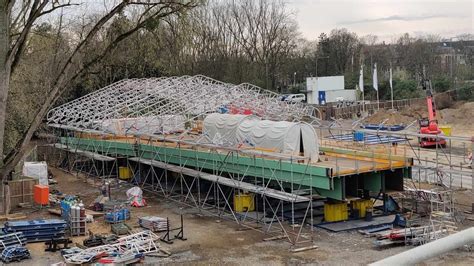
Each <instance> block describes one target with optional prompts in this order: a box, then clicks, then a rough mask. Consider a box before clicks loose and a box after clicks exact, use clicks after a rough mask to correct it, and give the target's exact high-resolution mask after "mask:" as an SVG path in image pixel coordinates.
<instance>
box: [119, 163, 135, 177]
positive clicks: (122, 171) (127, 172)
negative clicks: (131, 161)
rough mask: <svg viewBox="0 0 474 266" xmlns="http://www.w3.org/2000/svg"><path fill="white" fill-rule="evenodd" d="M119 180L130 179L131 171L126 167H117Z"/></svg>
mask: <svg viewBox="0 0 474 266" xmlns="http://www.w3.org/2000/svg"><path fill="white" fill-rule="evenodd" d="M119 178H120V179H122V180H127V179H130V178H132V170H130V168H128V167H126V166H119Z"/></svg>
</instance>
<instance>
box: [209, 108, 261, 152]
mask: <svg viewBox="0 0 474 266" xmlns="http://www.w3.org/2000/svg"><path fill="white" fill-rule="evenodd" d="M244 121H258V118H257V117H255V116H248V115H239V114H235V115H232V114H218V113H213V114H209V115H208V116H206V118H205V119H204V123H203V133H204V134H205V135H206V136H207V137H208V138H209V139H210V140H211V142H212V143H214V144H220V145H222V144H228V145H235V144H237V143H239V140H238V139H237V128H238V127H239V125H240V124H241V123H242V122H244Z"/></svg>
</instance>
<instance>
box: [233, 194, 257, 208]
mask: <svg viewBox="0 0 474 266" xmlns="http://www.w3.org/2000/svg"><path fill="white" fill-rule="evenodd" d="M254 210H255V202H254V199H253V194H252V193H241V194H234V211H236V212H246V211H249V212H250V211H254Z"/></svg>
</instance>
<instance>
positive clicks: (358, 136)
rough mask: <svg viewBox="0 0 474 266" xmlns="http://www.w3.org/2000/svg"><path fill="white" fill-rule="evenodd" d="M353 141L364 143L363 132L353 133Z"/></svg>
mask: <svg viewBox="0 0 474 266" xmlns="http://www.w3.org/2000/svg"><path fill="white" fill-rule="evenodd" d="M354 141H364V132H361V131H356V132H354Z"/></svg>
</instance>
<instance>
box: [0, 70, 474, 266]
mask: <svg viewBox="0 0 474 266" xmlns="http://www.w3.org/2000/svg"><path fill="white" fill-rule="evenodd" d="M429 89H430V88H428V90H429ZM427 95H428V96H427V97H426V98H423V99H419V101H418V102H412V103H408V102H407V101H405V102H402V101H400V102H395V103H393V102H392V103H391V105H390V104H389V103H387V104H386V105H387V107H386V108H385V105H384V106H382V108H380V103H379V104H378V106H375V105H374V104H370V105H369V104H368V105H367V106H365V105H358V106H351V107H339V108H334V109H332V112H335V115H331V119H329V120H327V119H325V118H324V116H323V115H322V114H323V113H324V112H328V110H327V109H324V108H323V107H320V106H317V105H310V104H306V103H288V102H285V101H282V100H281V99H280V95H278V94H276V93H273V92H270V91H266V90H263V89H261V88H259V87H256V86H253V85H251V84H240V85H234V84H229V83H223V82H220V81H217V80H214V79H211V78H208V77H205V76H201V75H198V76H181V77H169V78H147V79H128V80H122V81H119V82H117V83H113V84H111V85H109V86H107V87H105V88H102V89H100V90H98V91H95V92H92V93H90V94H87V95H86V96H83V97H80V98H77V99H76V100H73V101H71V102H68V103H65V104H63V105H60V106H58V107H55V108H53V109H51V110H50V111H49V113H48V115H47V120H46V121H47V126H48V130H49V132H50V134H48V135H47V137H44V138H42V139H38V140H37V141H36V145H35V146H34V147H33V148H32V150H31V153H30V154H29V156H28V157H27V158H25V160H24V165H23V175H22V176H31V177H28V178H27V177H17V178H14V179H13V180H12V181H10V184H9V190H10V191H9V198H8V200H6V202H8V205H9V206H7V207H5V208H7V209H8V211H7V212H8V213H9V214H6V215H5V216H4V217H3V218H4V220H6V222H5V225H4V228H3V232H4V234H3V235H2V236H0V238H1V239H0V241H2V243H3V245H2V250H10V249H11V254H17V253H18V254H20V253H21V252H25V251H22V250H18V245H19V246H25V245H26V247H27V248H28V249H29V253H28V255H25V254H26V253H21V254H23V255H18V254H17V255H11V256H12V258H13V259H14V258H15V256H17V257H21V256H23V257H26V256H30V257H31V258H33V259H34V261H35V263H38V264H42V265H47V264H51V265H53V264H54V265H66V264H89V263H98V264H109V263H116V264H133V263H137V262H142V263H145V264H162V263H163V264H164V263H179V264H181V263H183V264H224V263H229V264H249V263H251V264H303V263H316V264H355V263H356V264H370V263H374V265H393V264H396V263H394V262H398V263H399V264H414V263H417V262H421V261H427V262H428V263H436V264H472V263H473V262H474V257H473V256H472V253H471V244H472V237H473V232H472V225H473V224H474V215H473V211H474V210H473V209H474V200H473V195H474V192H473V187H472V180H473V179H474V169H473V167H472V166H473V165H472V164H473V162H472V150H473V148H474V139H473V135H474V130H473V129H474V128H473V127H472V123H470V122H472V115H471V114H472V113H473V111H474V105H473V103H472V102H465V103H462V102H459V104H457V105H456V106H457V107H456V108H454V109H449V108H445V109H442V110H437V109H436V105H435V104H434V102H435V99H437V97H438V95H436V96H433V95H431V94H429V93H428V94H427ZM448 95H450V96H449V97H452V98H450V100H451V101H455V100H456V99H455V92H454V94H453V93H451V94H448ZM443 97H444V96H443ZM384 104H385V103H384ZM394 104H395V105H394ZM356 109H357V110H356ZM417 112H418V113H417ZM358 113H359V114H362V115H357V114H358ZM421 117H427V123H424V122H423V119H419V118H421ZM424 129H426V130H424ZM28 173H30V175H28ZM17 220H19V221H17ZM463 230H466V231H463ZM456 237H457V238H456ZM45 243H46V246H45ZM430 245H431V246H430ZM440 246H441V248H440ZM11 247H17V248H16V249H15V248H11ZM423 248H425V249H424V250H419V249H423ZM59 250H61V251H59ZM56 251H57V252H56ZM430 251H433V252H430ZM15 252H16V253H15ZM402 252H412V253H409V255H407V254H404V253H402ZM4 253H5V252H4ZM399 253H401V254H400V255H396V254H399ZM9 254H10V253H9ZM392 255H394V256H395V257H392V258H389V257H390V256H392ZM2 257H3V255H2ZM2 259H3V258H2ZM383 259H386V260H385V261H380V260H383Z"/></svg>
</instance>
